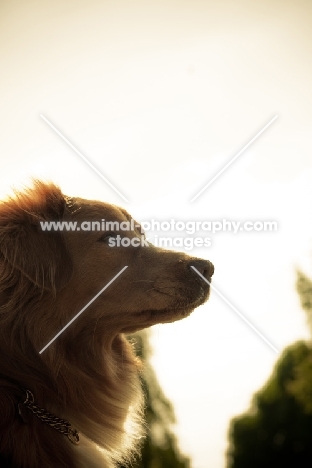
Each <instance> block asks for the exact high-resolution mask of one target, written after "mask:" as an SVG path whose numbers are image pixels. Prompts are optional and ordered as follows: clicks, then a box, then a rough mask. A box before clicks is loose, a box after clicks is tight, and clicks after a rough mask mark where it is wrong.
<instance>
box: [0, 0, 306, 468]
mask: <svg viewBox="0 0 312 468" xmlns="http://www.w3.org/2000/svg"><path fill="white" fill-rule="evenodd" d="M311 14H312V3H311V2H310V1H300V0H299V1H296V2H294V1H291V2H290V1H284V0H281V1H261V2H260V1H253V2H250V1H249V2H247V1H220V2H212V1H197V0H195V1H171V0H167V1H157V2H156V1H131V0H129V1H91V0H88V1H87V0H81V1H78V0H76V1H66V2H64V1H60V0H54V1H42V0H38V1H30V0H23V1H22V0H20V1H14V0H10V1H3V0H2V1H1V2H0V25H1V26H0V54H1V62H0V63H1V68H0V82H1V86H0V103H1V107H0V124H1V127H0V128H1V138H0V161H1V172H0V182H1V185H0V192H1V195H2V194H3V193H5V192H7V190H8V189H9V187H12V185H20V184H23V183H25V182H27V180H28V178H29V176H41V177H44V178H50V179H53V180H54V181H56V182H57V183H59V184H60V185H61V187H62V188H63V190H64V191H65V192H66V193H68V194H72V195H80V196H85V197H88V198H99V199H103V200H106V201H109V202H112V203H116V204H119V205H124V206H125V207H126V208H127V209H128V211H129V212H131V213H132V214H133V215H135V217H136V218H137V219H138V220H146V219H150V218H153V217H154V218H158V219H163V220H167V219H170V218H175V219H184V220H204V219H213V220H220V219H223V218H227V219H231V220H235V221H239V220H240V221H243V220H275V221H277V222H278V231H277V232H275V233H256V232H253V233H243V232H239V233H237V234H236V235H234V234H233V233H219V234H215V235H213V236H211V238H212V245H211V247H209V248H202V249H195V250H193V251H191V252H189V253H190V254H191V255H196V256H200V257H204V258H209V259H211V260H212V261H213V262H214V263H215V266H216V273H215V276H214V284H215V286H216V287H217V288H218V290H219V291H220V292H221V293H222V294H223V295H224V296H225V297H226V298H227V299H228V300H229V301H230V302H231V303H232V304H233V305H234V306H235V307H236V308H237V309H238V310H239V311H240V312H241V313H243V314H244V315H245V316H246V317H248V319H249V320H250V321H251V322H252V323H253V324H254V326H256V327H257V329H258V330H259V331H260V332H261V333H263V334H264V335H265V336H266V337H267V338H268V339H269V340H270V341H271V342H272V343H273V344H274V346H276V347H277V348H278V349H279V350H282V349H283V347H284V346H286V345H287V344H289V343H291V342H293V341H294V340H296V339H298V338H300V337H304V336H307V329H306V327H305V317H304V314H303V313H302V312H301V311H300V307H299V301H298V298H297V296H296V293H295V290H294V281H295V267H296V265H300V266H301V267H303V268H305V269H306V271H307V272H308V273H310V274H311V275H312V268H311V264H310V261H311V239H312V222H311V202H310V200H311V196H312V183H311V182H312V156H311V146H312V145H311V124H312V117H311V108H312V94H311V92H310V83H311V79H312V76H311V75H312V73H311V71H312V70H311V67H312V65H311V57H312V54H311V44H312V37H311V36H312V32H311ZM40 114H43V115H44V116H45V117H46V118H47V119H49V120H50V121H51V122H52V123H53V124H54V125H55V126H56V127H57V128H58V129H59V130H60V131H61V132H62V134H64V135H65V136H66V137H67V138H68V139H69V140H70V141H71V142H72V143H73V144H74V145H75V146H76V148H77V149H79V150H80V151H81V153H82V154H83V155H85V157H87V158H88V159H89V160H90V161H91V162H92V163H93V164H94V166H96V168H97V169H98V170H99V171H101V172H102V173H103V174H104V175H105V176H106V177H107V178H108V179H109V180H110V182H111V183H113V184H114V185H115V186H116V187H117V188H118V189H119V190H120V191H121V192H122V193H123V194H124V195H125V196H126V198H128V200H129V203H125V202H124V200H123V199H121V198H120V197H119V196H118V194H116V193H115V192H114V191H113V190H112V189H111V188H110V187H109V186H108V185H107V184H105V183H104V182H103V180H102V179H101V178H100V177H99V176H97V175H96V174H95V173H94V172H93V171H92V170H91V169H90V167H89V166H88V165H86V163H85V162H84V161H82V160H81V159H79V156H78V155H77V154H76V153H74V151H73V150H72V149H70V148H69V147H68V145H66V143H65V142H64V141H62V140H61V138H60V137H59V136H58V135H56V134H55V132H54V131H53V130H52V129H51V128H50V127H49V126H48V125H47V124H46V122H44V121H43V119H42V118H40ZM275 115H278V118H277V119H276V121H274V123H272V125H271V126H270V127H269V128H268V129H267V130H266V131H265V132H264V133H263V134H262V135H261V136H259V138H258V139H257V140H256V141H255V142H254V143H253V144H252V145H251V146H250V147H249V148H248V149H247V150H246V151H245V152H244V153H242V155H241V156H240V157H239V158H238V159H237V161H235V162H234V163H233V165H231V166H230V167H229V168H228V170H227V171H225V172H224V173H223V174H222V175H221V176H220V177H219V178H218V179H217V180H216V181H215V182H214V183H213V184H212V185H211V186H210V187H209V188H208V189H207V191H205V192H204V193H203V194H202V195H201V196H200V197H199V198H198V199H197V200H196V201H195V202H194V203H190V199H191V198H192V196H194V195H195V194H196V193H197V192H198V191H199V190H200V189H201V188H202V187H203V186H204V185H205V184H206V183H207V182H208V181H209V180H210V179H211V178H212V177H213V176H214V175H215V174H216V173H217V172H218V171H219V170H220V169H221V168H222V167H223V166H224V165H225V164H226V163H227V162H228V161H229V160H230V159H231V158H232V157H234V156H235V154H237V153H238V152H239V151H240V150H241V149H242V148H243V147H244V146H245V145H246V144H247V143H248V142H249V141H250V140H251V138H253V137H254V136H255V135H256V134H257V132H259V131H260V130H261V128H263V127H264V125H266V123H268V122H269V121H270V119H272V118H273V117H274V116H275ZM196 235H197V234H196ZM198 235H199V236H202V235H203V233H199V234H198ZM153 345H154V350H155V352H154V358H153V361H154V363H155V366H156V369H157V372H158V375H159V378H160V381H161V384H162V385H163V387H164V389H165V391H166V393H167V395H168V396H169V397H170V398H172V400H173V401H174V403H175V408H176V413H177V416H178V426H177V431H178V434H179V436H180V445H181V447H182V448H183V450H184V451H186V452H188V453H189V454H191V455H192V458H193V462H194V465H193V468H207V467H212V468H223V467H224V466H225V462H224V451H225V449H226V446H227V439H226V437H227V429H228V422H229V419H230V417H232V416H233V415H235V414H238V413H239V412H241V411H244V410H245V409H246V408H247V407H248V404H249V401H250V398H251V395H252V393H253V392H254V391H255V390H257V389H258V388H259V387H260V386H261V385H262V384H263V383H264V382H265V379H266V378H267V377H268V375H269V374H270V372H271V368H272V365H273V364H274V362H275V361H276V358H277V355H276V354H275V353H274V351H272V350H271V349H270V347H268V346H267V345H266V344H265V343H264V342H263V341H262V340H261V339H260V338H259V336H258V335H257V334H255V333H254V332H253V331H251V330H250V328H249V327H248V326H247V325H246V324H245V323H244V322H243V321H242V320H241V319H240V318H239V317H238V316H237V315H236V314H235V313H234V311H233V310H232V309H231V308H230V307H229V306H228V305H227V304H226V303H225V302H224V301H222V299H221V298H220V297H219V296H218V295H217V294H214V293H212V297H211V301H210V302H209V303H208V304H207V305H205V306H203V307H201V308H199V309H198V310H197V311H196V312H194V314H193V315H192V316H191V317H190V318H188V319H187V320H185V321H182V322H179V323H176V324H173V325H168V326H167V325H166V326H158V327H155V328H154V333H153Z"/></svg>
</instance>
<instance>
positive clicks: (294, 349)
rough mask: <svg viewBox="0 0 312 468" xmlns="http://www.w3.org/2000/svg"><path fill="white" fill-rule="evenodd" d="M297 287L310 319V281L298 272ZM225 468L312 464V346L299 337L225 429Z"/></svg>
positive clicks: (300, 467) (303, 465)
mask: <svg viewBox="0 0 312 468" xmlns="http://www.w3.org/2000/svg"><path fill="white" fill-rule="evenodd" d="M296 286H297V291H298V293H299V295H300V299H301V304H302V307H303V308H304V310H305V311H306V313H307V315H308V319H309V323H310V326H311V324H312V282H311V280H310V279H309V278H307V277H306V276H305V275H304V274H303V273H301V272H298V273H297V284H296ZM229 438H230V447H229V450H228V464H227V466H228V468H251V467H252V468H270V467H272V468H273V467H274V468H282V467H283V468H284V467H286V466H291V467H294V468H308V467H311V466H312V347H311V344H310V343H305V342H303V341H300V342H297V343H295V344H293V345H292V346H290V347H288V348H287V349H286V350H285V351H284V352H283V354H282V356H281V358H280V359H279V361H278V362H277V364H276V366H275V368H274V370H273V373H272V375H271V377H270V378H269V380H268V382H267V383H266V385H265V386H264V387H263V388H262V389H261V390H260V391H259V392H257V393H256V394H255V395H254V397H253V400H252V404H251V408H250V410H249V411H248V412H247V413H245V414H243V415H241V416H239V417H236V418H234V419H233V420H232V421H231V424H230V431H229Z"/></svg>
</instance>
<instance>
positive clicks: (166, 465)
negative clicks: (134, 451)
mask: <svg viewBox="0 0 312 468" xmlns="http://www.w3.org/2000/svg"><path fill="white" fill-rule="evenodd" d="M132 339H133V341H134V342H135V343H136V344H135V347H136V350H137V355H138V356H140V357H141V358H142V359H143V362H144V370H143V373H142V385H143V389H144V393H145V403H146V408H145V418H146V423H147V428H146V429H147V437H146V439H145V441H144V445H143V447H142V454H141V459H140V460H137V461H136V462H135V463H133V464H132V465H131V468H190V460H189V459H188V458H187V457H185V456H184V455H182V454H181V453H180V451H179V449H178V446H177V441H176V438H175V436H174V434H173V433H172V431H171V425H172V424H173V423H174V422H175V417H174V411H173V407H172V404H171V402H170V401H169V400H168V399H167V398H166V396H165V395H164V393H163V391H162V389H161V387H160V385H159V383H158V381H157V377H156V375H155V372H154V370H153V368H152V366H151V364H150V362H149V358H150V354H151V351H150V347H149V343H148V332H147V331H146V330H144V331H142V332H140V333H136V334H135V335H133V338H132ZM121 468H122V467H121Z"/></svg>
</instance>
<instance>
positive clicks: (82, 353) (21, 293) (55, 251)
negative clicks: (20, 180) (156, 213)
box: [0, 181, 213, 468]
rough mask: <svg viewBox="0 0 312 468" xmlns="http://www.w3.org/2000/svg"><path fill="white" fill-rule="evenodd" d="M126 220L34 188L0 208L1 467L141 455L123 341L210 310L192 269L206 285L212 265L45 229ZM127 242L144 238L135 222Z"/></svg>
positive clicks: (80, 465) (107, 464)
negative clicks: (61, 223)
mask: <svg viewBox="0 0 312 468" xmlns="http://www.w3.org/2000/svg"><path fill="white" fill-rule="evenodd" d="M131 219H132V218H131V217H130V216H129V214H128V213H127V212H126V211H125V210H124V209H122V208H118V207H116V206H112V205H109V204H106V203H101V202H99V201H90V200H84V199H80V198H69V197H66V196H64V195H63V194H62V192H61V190H60V189H59V188H58V187H57V186H55V185H54V184H51V183H49V184H47V183H43V182H39V181H35V182H34V186H33V188H31V189H28V190H25V191H24V192H17V193H16V194H15V196H13V197H11V198H8V199H7V200H5V201H3V202H1V203H0V466H1V467H2V468H3V467H10V468H12V467H14V468H50V467H53V468H62V467H64V468H65V467H66V468H100V467H101V468H103V467H104V468H111V467H115V466H117V465H118V463H125V462H128V461H129V460H131V459H132V458H133V456H134V455H136V454H137V452H138V450H139V445H140V443H141V441H142V437H143V436H144V435H143V433H144V431H143V430H142V427H143V426H144V425H143V418H142V413H143V408H144V401H143V396H142V390H141V386H140V362H139V360H138V358H137V357H136V355H135V352H134V350H133V345H132V344H131V343H130V342H128V341H127V339H126V337H125V335H126V334H127V333H133V332H135V331H137V330H141V329H143V328H146V327H150V326H152V325H154V324H158V323H168V322H173V321H175V320H180V319H182V318H184V317H186V316H187V315H189V314H190V313H191V312H192V311H193V310H194V308H196V307H197V306H199V305H201V304H203V303H204V302H205V301H206V300H207V298H208V295H209V284H208V283H207V282H206V281H204V280H203V279H202V278H201V277H200V276H199V275H198V274H197V273H196V272H195V271H194V270H192V268H191V266H194V267H195V268H196V269H197V270H198V271H199V272H200V273H201V274H202V275H203V276H204V277H205V278H207V280H208V282H209V281H210V278H211V276H212V274H213V265H212V264H211V263H210V262H209V261H207V260H201V259H198V258H194V257H190V256H187V255H185V254H184V253H178V252H173V251H168V250H164V249H160V248H156V247H154V246H152V245H148V246H146V245H141V244H140V245H136V246H129V247H122V246H121V247H117V246H115V247H111V246H110V245H109V242H110V240H111V239H114V238H116V237H117V235H123V236H125V233H124V232H116V231H114V230H111V231H109V232H103V231H97V230H93V231H90V230H89V231H87V230H83V229H80V230H79V229H78V228H77V229H76V230H71V231H70V230H64V229H63V231H61V230H60V229H59V230H57V229H56V228H55V229H51V230H47V229H46V230H44V229H43V227H42V224H41V223H42V222H45V221H53V222H57V221H67V222H68V221H72V222H77V223H78V224H77V226H79V225H80V224H79V223H82V222H83V221H101V220H105V221H115V222H119V223H122V222H130V221H131ZM127 237H128V238H129V239H135V238H138V239H141V238H142V233H141V231H140V229H139V227H138V225H137V223H136V224H135V229H133V230H131V231H130V232H127ZM125 267H127V268H125ZM123 268H125V269H124V270H123V271H122V269H123ZM121 271H122V273H121V274H119V276H118V277H116V278H115V280H114V281H113V282H111V280H112V279H113V278H114V277H115V276H116V275H117V274H118V273H120V272H121ZM110 282H111V283H110ZM109 283H110V284H109ZM106 285H108V286H107V288H106V289H105V290H104V291H103V292H102V293H101V294H99V292H100V291H101V290H102V289H103V288H104V287H105V286H106ZM86 306H87V307H86ZM79 312H81V313H80V314H79ZM77 314H78V315H79V316H77V317H76V319H75V320H73V319H74V318H75V316H76V315H77ZM62 330H63V331H62ZM61 331H62V332H61ZM59 332H61V333H59ZM58 333H59V335H58V336H57V338H55V339H54V341H53V337H55V336H56V335H57V334H58ZM49 343H50V344H49ZM47 344H49V346H46V345H47Z"/></svg>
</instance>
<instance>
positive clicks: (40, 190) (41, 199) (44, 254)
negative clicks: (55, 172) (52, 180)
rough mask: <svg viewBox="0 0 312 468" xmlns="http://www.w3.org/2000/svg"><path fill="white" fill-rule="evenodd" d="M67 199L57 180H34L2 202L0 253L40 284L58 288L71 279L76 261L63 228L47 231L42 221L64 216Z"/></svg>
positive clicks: (45, 287) (0, 207)
mask: <svg viewBox="0 0 312 468" xmlns="http://www.w3.org/2000/svg"><path fill="white" fill-rule="evenodd" d="M65 209H66V199H65V197H64V195H63V194H62V192H61V191H60V189H59V188H58V187H56V186H55V185H53V184H44V183H42V182H39V181H35V182H34V188H32V189H29V190H27V191H25V192H17V193H16V194H15V198H10V199H9V200H7V201H4V202H2V203H1V204H0V254H2V257H3V259H4V260H5V261H7V262H8V263H9V264H10V266H11V267H12V268H16V269H18V270H20V271H21V272H22V273H23V274H24V275H25V276H26V277H27V278H28V279H29V280H30V281H32V282H33V283H34V284H36V285H37V286H39V287H40V288H44V289H49V290H53V291H55V290H56V289H60V288H62V287H63V286H65V284H67V282H68V281H69V279H70V277H71V274H72V261H71V258H70V255H69V253H68V251H67V249H66V245H65V242H64V238H63V235H62V232H59V231H54V232H53V231H44V230H42V227H41V224H40V222H42V221H43V222H44V221H58V220H61V219H62V216H63V213H64V210H65Z"/></svg>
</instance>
